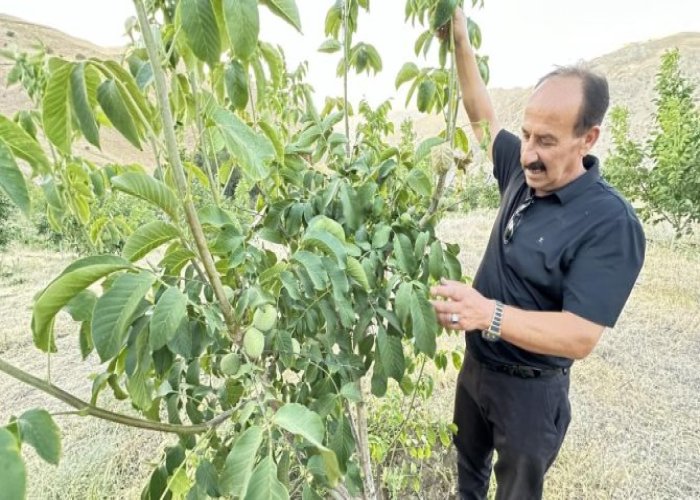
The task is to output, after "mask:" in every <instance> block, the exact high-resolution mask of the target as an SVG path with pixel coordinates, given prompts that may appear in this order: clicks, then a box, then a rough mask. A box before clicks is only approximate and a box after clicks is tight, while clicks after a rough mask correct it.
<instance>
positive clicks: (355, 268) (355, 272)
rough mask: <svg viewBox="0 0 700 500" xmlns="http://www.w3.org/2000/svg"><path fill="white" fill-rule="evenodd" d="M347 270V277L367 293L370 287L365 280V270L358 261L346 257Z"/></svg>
mask: <svg viewBox="0 0 700 500" xmlns="http://www.w3.org/2000/svg"><path fill="white" fill-rule="evenodd" d="M347 269H348V271H347V272H348V275H349V276H350V277H351V278H352V279H354V280H355V281H357V282H358V283H359V284H360V286H361V287H362V288H363V289H364V290H365V291H367V292H368V291H369V290H370V288H371V287H370V286H369V280H368V279H367V273H365V268H364V267H362V264H360V261H359V260H357V259H356V258H354V257H348V260H347Z"/></svg>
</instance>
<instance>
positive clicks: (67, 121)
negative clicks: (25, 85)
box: [41, 61, 73, 155]
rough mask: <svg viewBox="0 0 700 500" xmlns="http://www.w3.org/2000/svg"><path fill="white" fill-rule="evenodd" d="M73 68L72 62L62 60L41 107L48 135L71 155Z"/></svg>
mask: <svg viewBox="0 0 700 500" xmlns="http://www.w3.org/2000/svg"><path fill="white" fill-rule="evenodd" d="M72 70H73V65H72V64H69V63H66V62H63V61H61V65H60V66H58V68H57V69H56V70H55V71H53V72H52V73H51V76H50V77H49V81H48V82H47V84H46V92H45V93H44V99H43V100H42V108H41V116H42V121H43V123H44V133H45V134H46V137H48V139H49V140H50V141H51V142H52V143H53V144H54V145H55V146H56V147H57V148H58V149H59V150H60V151H61V152H62V153H64V154H66V155H70V148H71V135H72V127H71V112H70V95H69V92H70V75H71V71H72Z"/></svg>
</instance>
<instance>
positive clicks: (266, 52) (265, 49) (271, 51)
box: [259, 42, 286, 85]
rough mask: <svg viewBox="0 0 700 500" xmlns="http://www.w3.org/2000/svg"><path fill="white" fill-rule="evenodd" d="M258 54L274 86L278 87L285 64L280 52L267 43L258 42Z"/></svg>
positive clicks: (283, 73)
mask: <svg viewBox="0 0 700 500" xmlns="http://www.w3.org/2000/svg"><path fill="white" fill-rule="evenodd" d="M259 46H260V52H262V56H263V59H265V62H266V63H267V67H268V68H269V69H270V76H271V77H272V82H273V83H274V85H279V84H280V83H281V81H282V78H283V77H284V75H285V71H286V68H285V64H284V60H283V58H282V55H281V54H280V52H279V51H278V50H277V49H275V47H274V46H273V45H271V44H269V43H267V42H260V44H259Z"/></svg>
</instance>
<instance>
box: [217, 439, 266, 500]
mask: <svg viewBox="0 0 700 500" xmlns="http://www.w3.org/2000/svg"><path fill="white" fill-rule="evenodd" d="M262 438H263V430H262V428H261V427H258V426H253V427H249V428H248V429H246V430H245V431H244V432H243V433H242V434H241V435H240V436H238V438H237V439H236V441H235V443H233V447H232V448H231V451H230V452H229V454H228V456H227V457H226V463H225V465H224V469H223V471H221V477H220V482H219V484H220V486H221V491H222V493H224V494H227V495H232V496H234V497H243V496H244V495H245V494H246V491H247V490H248V486H249V481H250V476H251V474H252V472H253V466H254V465H255V457H256V455H257V453H258V448H260V445H261V444H262Z"/></svg>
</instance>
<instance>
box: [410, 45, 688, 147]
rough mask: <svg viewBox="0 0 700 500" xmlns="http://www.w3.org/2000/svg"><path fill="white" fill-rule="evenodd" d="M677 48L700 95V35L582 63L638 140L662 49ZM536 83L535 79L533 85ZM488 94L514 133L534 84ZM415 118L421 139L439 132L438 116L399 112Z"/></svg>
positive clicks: (606, 141)
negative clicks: (602, 79)
mask: <svg viewBox="0 0 700 500" xmlns="http://www.w3.org/2000/svg"><path fill="white" fill-rule="evenodd" d="M673 48H678V49H679V50H680V52H681V68H682V71H683V73H684V75H686V76H689V77H690V78H691V79H694V81H695V83H696V85H698V88H697V89H696V90H697V92H696V93H697V95H698V96H699V97H700V81H698V78H697V75H700V33H678V34H676V35H672V36H669V37H665V38H661V39H658V40H649V41H645V42H639V43H632V44H629V45H626V46H624V47H622V48H620V49H619V50H616V51H614V52H611V53H609V54H605V55H603V56H601V57H598V58H595V59H593V60H591V61H582V63H583V64H584V65H586V66H587V67H589V68H590V69H592V70H594V71H596V72H598V73H600V74H603V75H605V76H606V77H607V79H608V83H609V86H610V107H611V109H612V107H613V106H624V107H626V108H628V109H629V110H630V125H631V132H632V134H633V136H635V137H637V138H640V137H644V136H645V135H646V130H647V129H648V128H649V127H650V126H651V125H652V116H653V113H654V103H653V98H654V83H655V78H656V73H657V72H658V69H659V65H660V63H661V56H662V54H663V53H664V52H666V51H668V50H671V49H673ZM534 83H536V82H533V85H534ZM490 92H491V98H492V100H493V102H494V106H495V107H496V112H497V114H498V117H499V119H500V120H501V123H503V125H504V126H505V127H506V128H508V129H509V130H512V131H514V132H517V131H518V130H519V129H520V120H521V117H522V111H523V109H524V108H525V104H526V102H527V99H528V97H529V96H530V94H531V93H532V87H527V88H511V89H490ZM406 115H408V116H411V117H414V118H415V120H416V131H417V132H418V135H419V137H421V136H425V135H434V134H437V133H439V131H440V129H441V127H442V120H441V119H440V118H439V117H432V116H431V117H426V116H424V115H418V113H407V114H401V113H397V116H401V117H402V118H403V117H405V116H406ZM458 121H459V123H461V124H466V123H467V117H466V114H465V113H464V112H463V110H460V116H459V118H458ZM607 125H608V119H606V121H605V122H604V123H603V133H602V134H601V138H600V140H599V142H598V144H597V145H596V148H595V151H594V152H595V153H596V154H598V155H600V156H602V157H604V156H605V154H606V152H607V151H608V149H609V147H610V137H609V134H608V133H607V132H608V130H607Z"/></svg>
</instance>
